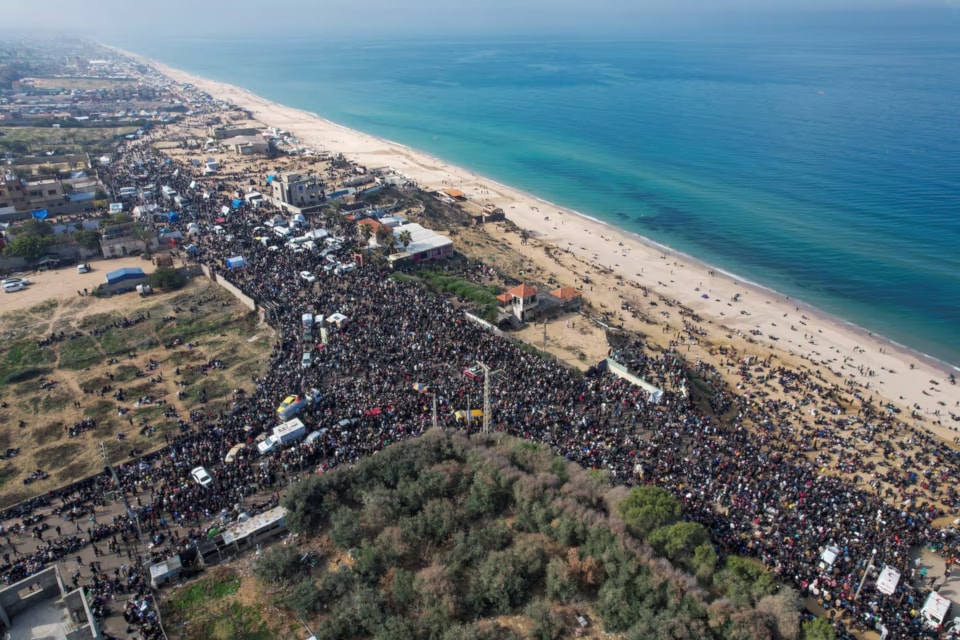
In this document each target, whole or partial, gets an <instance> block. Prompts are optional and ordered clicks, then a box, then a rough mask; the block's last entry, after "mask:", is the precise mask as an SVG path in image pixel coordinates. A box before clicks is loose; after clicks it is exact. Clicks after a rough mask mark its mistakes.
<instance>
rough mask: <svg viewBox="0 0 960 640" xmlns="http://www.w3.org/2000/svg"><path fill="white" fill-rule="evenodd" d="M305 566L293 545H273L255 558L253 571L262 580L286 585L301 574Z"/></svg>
mask: <svg viewBox="0 0 960 640" xmlns="http://www.w3.org/2000/svg"><path fill="white" fill-rule="evenodd" d="M304 572H305V568H304V565H303V563H302V562H300V552H299V551H298V550H297V549H296V548H295V547H288V546H275V547H273V548H272V549H270V550H268V551H267V552H266V553H264V554H263V555H261V556H260V557H259V558H257V561H256V563H255V564H254V565H253V573H254V575H255V576H257V578H259V579H260V580H263V581H264V582H269V583H272V584H277V585H282V586H284V585H287V584H290V583H291V582H293V581H294V580H295V579H297V578H299V577H300V576H302V575H303V574H304Z"/></svg>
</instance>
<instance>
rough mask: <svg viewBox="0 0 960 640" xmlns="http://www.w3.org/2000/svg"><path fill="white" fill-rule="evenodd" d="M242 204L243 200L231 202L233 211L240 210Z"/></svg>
mask: <svg viewBox="0 0 960 640" xmlns="http://www.w3.org/2000/svg"><path fill="white" fill-rule="evenodd" d="M242 204H243V200H234V201H233V208H234V209H239V208H240V205H242Z"/></svg>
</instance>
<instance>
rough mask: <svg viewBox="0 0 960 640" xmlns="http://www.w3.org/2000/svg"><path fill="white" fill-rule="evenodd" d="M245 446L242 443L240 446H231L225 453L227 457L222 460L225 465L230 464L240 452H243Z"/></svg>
mask: <svg viewBox="0 0 960 640" xmlns="http://www.w3.org/2000/svg"><path fill="white" fill-rule="evenodd" d="M246 446H247V445H245V444H243V443H242V442H241V443H240V444H235V445H233V446H232V447H230V451H228V452H227V457H226V458H224V459H223V461H224V462H226V463H227V464H230V463H231V462H233V461H234V460H236V459H237V455H238V454H239V453H240V452H241V451H243V450H244V448H246Z"/></svg>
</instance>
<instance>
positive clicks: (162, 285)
mask: <svg viewBox="0 0 960 640" xmlns="http://www.w3.org/2000/svg"><path fill="white" fill-rule="evenodd" d="M147 282H149V283H150V286H151V287H153V288H154V289H163V290H164V291H174V290H176V289H179V288H180V287H182V286H183V285H185V284H186V283H187V279H186V278H185V277H184V276H183V274H181V273H180V272H179V271H177V270H176V269H174V268H173V267H157V270H156V271H154V272H153V273H151V274H150V275H149V276H148V277H147Z"/></svg>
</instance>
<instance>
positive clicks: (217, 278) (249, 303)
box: [200, 264, 257, 311]
mask: <svg viewBox="0 0 960 640" xmlns="http://www.w3.org/2000/svg"><path fill="white" fill-rule="evenodd" d="M200 268H201V269H202V270H203V275H205V276H207V277H208V278H210V280H212V281H213V282H216V283H217V284H218V285H220V286H221V287H223V288H224V289H226V290H227V291H229V292H230V294H231V295H232V296H233V297H234V298H236V299H237V300H239V301H240V302H241V303H242V304H243V305H244V306H245V307H247V308H248V309H250V311H256V310H257V303H256V302H255V301H254V300H253V298H251V297H250V296H248V295H247V294H245V293H244V292H242V291H240V289H238V288H237V287H236V285H234V284H233V283H232V282H230V281H229V280H227V279H226V278H225V277H223V276H222V275H219V274H217V273H214V272H213V271H211V270H210V267H208V266H207V265H205V264H202V265H200Z"/></svg>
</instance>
